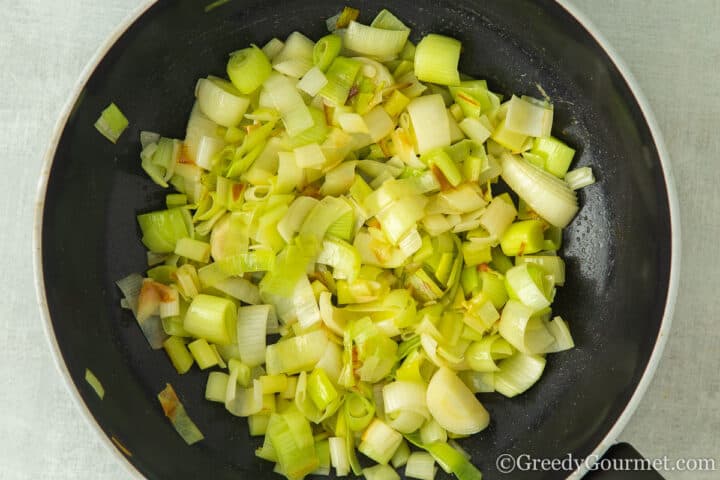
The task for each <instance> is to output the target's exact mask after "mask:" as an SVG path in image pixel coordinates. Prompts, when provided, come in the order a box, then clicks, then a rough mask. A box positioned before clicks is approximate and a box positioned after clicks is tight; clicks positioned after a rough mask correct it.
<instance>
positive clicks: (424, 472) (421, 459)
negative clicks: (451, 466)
mask: <svg viewBox="0 0 720 480" xmlns="http://www.w3.org/2000/svg"><path fill="white" fill-rule="evenodd" d="M436 471H437V468H436V467H435V459H434V458H433V456H432V455H430V454H429V453H427V452H413V453H411V454H410V456H409V457H408V459H407V464H406V465H405V476H406V477H409V478H418V479H420V480H433V479H434V478H435V472H436Z"/></svg>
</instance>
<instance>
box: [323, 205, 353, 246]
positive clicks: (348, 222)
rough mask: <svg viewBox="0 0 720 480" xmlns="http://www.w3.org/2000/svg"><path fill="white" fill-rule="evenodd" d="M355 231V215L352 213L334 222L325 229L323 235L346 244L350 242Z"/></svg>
mask: <svg viewBox="0 0 720 480" xmlns="http://www.w3.org/2000/svg"><path fill="white" fill-rule="evenodd" d="M354 230H355V215H354V213H353V211H352V210H351V211H349V212H347V213H345V214H343V215H342V216H341V217H340V218H338V219H337V220H335V222H333V223H332V224H331V225H330V226H329V227H328V229H327V231H326V232H325V234H326V235H327V236H329V237H336V238H339V239H341V240H345V241H346V242H349V241H352V237H353V231H354Z"/></svg>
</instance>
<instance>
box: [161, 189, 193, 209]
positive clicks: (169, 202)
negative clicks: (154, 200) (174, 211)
mask: <svg viewBox="0 0 720 480" xmlns="http://www.w3.org/2000/svg"><path fill="white" fill-rule="evenodd" d="M187 201H188V199H187V195H185V194H184V193H171V194H168V195H166V196H165V205H166V206H167V208H174V207H182V206H183V205H187Z"/></svg>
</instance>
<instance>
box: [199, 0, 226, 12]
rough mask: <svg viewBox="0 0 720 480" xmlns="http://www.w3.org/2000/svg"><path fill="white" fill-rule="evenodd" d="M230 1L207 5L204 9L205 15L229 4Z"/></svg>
mask: <svg viewBox="0 0 720 480" xmlns="http://www.w3.org/2000/svg"><path fill="white" fill-rule="evenodd" d="M229 1H230V0H215V1H214V2H211V3H208V4H207V5H205V8H204V9H203V10H204V12H205V13H208V12H211V11H213V10H215V9H216V8H218V7H221V6H223V5H225V4H226V3H228V2H229Z"/></svg>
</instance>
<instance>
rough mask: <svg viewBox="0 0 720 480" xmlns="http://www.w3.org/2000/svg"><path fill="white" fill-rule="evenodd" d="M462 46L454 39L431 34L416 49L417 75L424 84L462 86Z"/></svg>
mask: <svg viewBox="0 0 720 480" xmlns="http://www.w3.org/2000/svg"><path fill="white" fill-rule="evenodd" d="M460 48H461V44H460V42H459V41H458V40H455V39H454V38H450V37H445V36H442V35H437V34H434V33H431V34H430V35H427V36H425V37H423V39H422V40H420V43H418V44H417V47H416V49H415V74H416V75H417V77H418V80H420V81H422V82H431V83H437V84H439V85H460V74H459V72H458V61H459V60H460Z"/></svg>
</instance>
